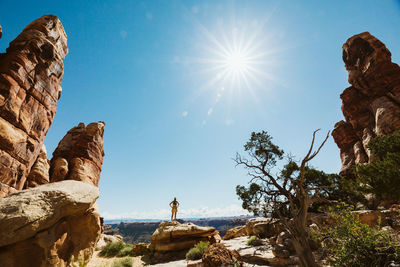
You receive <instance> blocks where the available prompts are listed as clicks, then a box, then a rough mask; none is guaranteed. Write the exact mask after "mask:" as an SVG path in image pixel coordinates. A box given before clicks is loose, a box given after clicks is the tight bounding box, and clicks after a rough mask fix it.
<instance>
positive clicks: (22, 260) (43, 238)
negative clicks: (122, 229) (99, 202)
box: [0, 181, 101, 267]
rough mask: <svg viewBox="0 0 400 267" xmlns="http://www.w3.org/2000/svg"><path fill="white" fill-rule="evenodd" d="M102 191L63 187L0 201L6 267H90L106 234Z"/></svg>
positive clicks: (0, 258)
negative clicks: (76, 266)
mask: <svg viewBox="0 0 400 267" xmlns="http://www.w3.org/2000/svg"><path fill="white" fill-rule="evenodd" d="M98 196H99V190H98V188H97V187H95V186H92V185H89V184H85V183H82V182H78V181H62V182H58V183H50V184H46V185H41V186H38V187H35V188H31V189H27V190H22V191H19V192H17V193H15V194H12V195H10V196H7V197H4V198H2V199H0V229H1V235H0V262H1V263H2V265H4V266H10V267H17V266H33V267H35V266H41V267H43V266H46V267H47V266H67V264H70V263H72V262H75V261H76V262H79V263H80V264H83V263H85V262H88V261H89V259H90V257H91V255H92V253H93V250H94V247H95V245H96V243H97V241H98V238H99V236H100V233H101V226H100V218H99V214H98V212H97V208H96V205H95V201H96V199H97V198H98Z"/></svg>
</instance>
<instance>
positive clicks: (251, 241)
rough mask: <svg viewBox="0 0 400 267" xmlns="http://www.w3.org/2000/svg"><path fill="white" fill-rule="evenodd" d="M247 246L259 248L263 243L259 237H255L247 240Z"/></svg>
mask: <svg viewBox="0 0 400 267" xmlns="http://www.w3.org/2000/svg"><path fill="white" fill-rule="evenodd" d="M246 244H247V245H248V246H259V245H262V242H261V240H260V239H259V238H258V237H257V236H255V235H253V236H251V237H250V238H249V239H248V240H247V242H246Z"/></svg>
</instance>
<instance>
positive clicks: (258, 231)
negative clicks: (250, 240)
mask: <svg viewBox="0 0 400 267" xmlns="http://www.w3.org/2000/svg"><path fill="white" fill-rule="evenodd" d="M283 229H284V227H283V225H282V224H281V223H280V222H279V221H278V220H276V219H272V218H263V217H259V218H252V219H249V220H248V221H247V222H246V226H245V230H246V234H247V235H248V236H252V235H255V236H260V237H271V236H274V235H277V234H279V233H280V232H282V231H283Z"/></svg>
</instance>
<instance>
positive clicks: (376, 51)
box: [332, 32, 400, 178]
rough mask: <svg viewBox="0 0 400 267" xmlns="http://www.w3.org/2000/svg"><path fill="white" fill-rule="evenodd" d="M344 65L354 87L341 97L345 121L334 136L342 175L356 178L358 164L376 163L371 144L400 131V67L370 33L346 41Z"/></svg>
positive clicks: (340, 122) (349, 88)
mask: <svg viewBox="0 0 400 267" xmlns="http://www.w3.org/2000/svg"><path fill="white" fill-rule="evenodd" d="M343 61H344V63H345V66H346V70H347V71H348V81H349V83H350V84H351V86H350V87H348V88H346V89H345V90H344V91H343V93H342V94H341V95H340V98H341V99H342V112H343V115H344V117H345V120H344V121H343V120H342V121H339V122H338V123H336V124H335V128H334V130H333V131H332V136H333V138H334V140H335V142H336V144H337V145H338V147H339V149H340V158H341V161H342V168H341V170H340V174H341V175H343V176H345V177H347V178H353V177H354V173H353V169H354V165H355V164H358V163H368V162H370V161H371V160H373V158H372V157H371V152H370V150H369V149H368V148H367V144H368V143H369V141H371V139H372V138H374V137H375V136H376V135H387V134H390V133H392V132H393V131H395V130H399V129H400V67H399V66H398V65H397V64H395V63H393V62H392V61H391V53H390V51H389V50H388V49H387V48H386V46H385V45H384V44H383V43H382V42H381V41H379V40H378V39H377V38H376V37H374V36H372V35H371V34H370V33H368V32H363V33H360V34H357V35H354V36H353V37H351V38H349V39H348V40H347V41H346V43H345V44H344V45H343Z"/></svg>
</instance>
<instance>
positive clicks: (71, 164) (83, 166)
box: [50, 122, 105, 186]
mask: <svg viewBox="0 0 400 267" xmlns="http://www.w3.org/2000/svg"><path fill="white" fill-rule="evenodd" d="M104 126H105V124H104V122H94V123H90V124H89V125H88V126H85V124H83V123H80V124H79V125H78V126H76V127H74V128H72V129H71V130H69V131H68V133H67V134H66V135H65V136H64V138H63V139H62V140H61V141H60V143H59V144H58V146H57V148H56V150H55V151H54V152H53V158H52V159H51V164H50V177H51V182H56V181H62V180H76V181H83V182H86V183H90V184H93V185H95V186H97V185H98V183H99V179H100V172H101V166H102V164H103V156H104V147H103V134H104Z"/></svg>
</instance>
